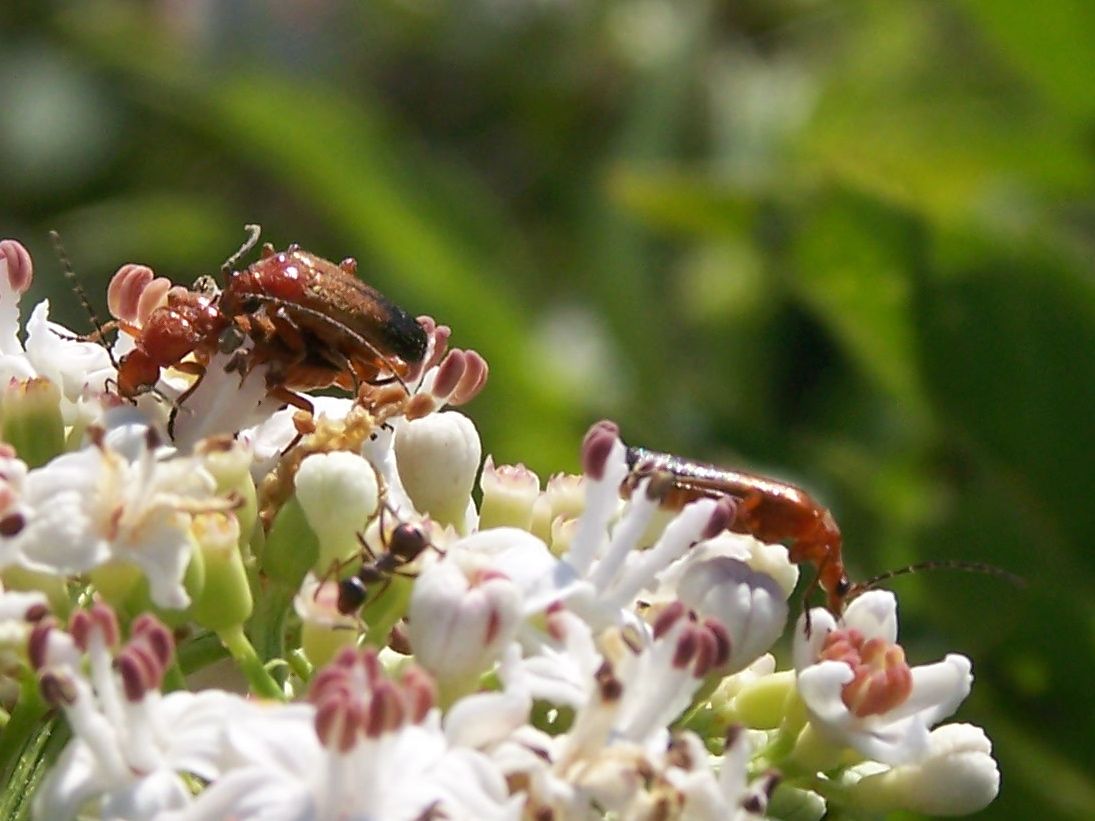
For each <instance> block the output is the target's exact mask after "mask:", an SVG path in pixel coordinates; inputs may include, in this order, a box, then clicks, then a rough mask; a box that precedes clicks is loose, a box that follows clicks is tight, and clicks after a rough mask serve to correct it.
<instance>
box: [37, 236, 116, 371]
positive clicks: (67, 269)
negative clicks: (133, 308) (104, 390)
mask: <svg viewBox="0 0 1095 821" xmlns="http://www.w3.org/2000/svg"><path fill="white" fill-rule="evenodd" d="M49 238H50V240H51V241H52V242H53V250H54V251H55V252H56V253H57V258H58V259H59V260H60V262H61V270H62V271H64V274H65V279H67V280H68V282H69V285H70V286H71V288H72V290H73V292H74V293H75V294H76V298H77V299H79V300H80V304H81V305H83V307H84V311H85V312H86V313H87V316H88V319H90V320H91V324H92V326H93V327H94V328H95V338H96V339H98V340H99V342H100V343H101V344H102V346H103V348H104V350H106V355H107V357H108V358H109V359H110V364H111V365H113V366H114V370H118V360H116V359H115V358H114V351H113V350H111V348H110V345H108V344H107V341H106V334H107V331H106V328H105V327H104V326H103V323H102V322H100V321H99V315H98V314H97V313H95V308H93V307H92V305H91V299H90V298H89V297H88V295H87V291H85V290H84V285H83V283H82V282H80V278H79V277H78V276H77V275H76V272H75V271H74V270H73V269H72V261H71V260H69V258H68V254H66V253H65V246H64V245H62V244H61V235H60V234H59V233H57V232H56V231H50V232H49Z"/></svg>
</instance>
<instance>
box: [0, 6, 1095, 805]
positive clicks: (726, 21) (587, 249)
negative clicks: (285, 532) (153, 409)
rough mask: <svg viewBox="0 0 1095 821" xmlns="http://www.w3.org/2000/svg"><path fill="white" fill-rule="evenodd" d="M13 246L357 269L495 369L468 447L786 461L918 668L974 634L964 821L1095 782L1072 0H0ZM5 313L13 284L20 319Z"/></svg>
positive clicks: (1052, 800) (1080, 48) (167, 263)
mask: <svg viewBox="0 0 1095 821" xmlns="http://www.w3.org/2000/svg"><path fill="white" fill-rule="evenodd" d="M0 31H3V40H2V45H0V169H2V183H0V233H2V234H3V235H6V236H14V237H18V238H20V239H22V240H23V241H24V242H25V243H26V244H28V246H30V247H31V249H32V251H33V253H34V255H35V259H36V262H37V279H36V283H35V293H33V294H32V295H31V296H32V297H34V298H38V297H41V296H49V297H50V298H51V300H52V303H53V306H54V315H55V316H56V317H58V318H60V319H61V320H62V321H65V322H66V323H67V324H69V325H70V326H71V327H74V328H77V329H87V327H88V321H87V319H86V317H85V316H84V315H83V313H82V311H81V309H80V307H79V303H78V302H77V300H76V299H75V297H74V296H73V294H72V293H71V292H70V291H69V290H68V288H67V286H66V285H65V283H64V281H63V278H62V277H61V276H60V268H59V265H58V263H57V262H56V257H55V256H54V254H53V252H52V250H51V249H50V247H49V243H48V240H47V237H46V232H47V230H48V229H50V228H57V229H59V230H60V231H61V233H62V236H63V238H64V241H65V243H66V245H67V247H68V251H69V255H70V256H71V258H72V259H73V260H74V262H75V265H76V268H77V269H78V271H79V273H80V274H81V276H82V277H83V279H84V281H85V282H86V283H87V285H88V290H89V291H90V292H91V293H92V295H93V298H94V299H96V300H97V301H98V305H99V308H100V310H101V311H102V312H103V313H105V296H104V292H103V287H104V284H105V282H106V279H107V277H108V276H109V275H110V274H111V273H112V272H113V271H114V270H115V269H116V268H117V267H118V265H120V264H121V263H123V262H127V261H140V262H146V263H149V264H151V265H153V266H154V267H155V268H156V269H157V271H158V273H161V274H164V275H168V276H172V277H173V278H175V279H176V280H177V281H180V282H184V283H189V282H190V281H191V280H192V279H193V278H194V277H195V276H196V275H197V274H199V273H203V272H213V271H215V270H216V269H217V267H218V265H219V263H220V261H221V260H223V259H224V258H225V257H226V256H227V255H228V254H229V253H230V252H231V251H233V250H234V249H235V248H236V247H237V246H238V245H239V243H240V241H241V240H242V237H243V233H242V226H243V224H244V223H245V222H259V223H261V224H262V225H263V227H264V237H265V238H266V239H269V240H272V241H274V242H275V243H276V244H278V245H284V244H287V243H288V242H291V241H296V242H300V243H301V244H303V245H304V246H305V247H307V248H309V249H312V250H314V251H317V252H319V253H321V254H322V255H324V256H327V257H331V258H334V259H339V258H341V257H343V256H347V255H355V256H357V257H358V258H359V260H360V261H361V263H362V271H364V272H365V276H366V278H367V279H368V280H370V281H371V282H372V283H374V284H375V285H377V286H378V287H379V288H380V289H381V290H382V291H384V292H385V293H387V294H388V295H389V296H391V297H392V298H393V299H395V300H396V301H397V302H399V303H400V304H402V305H404V306H405V307H407V308H408V309H409V310H410V311H412V312H414V313H431V314H433V315H434V316H436V317H438V318H439V319H440V320H441V321H443V322H445V323H448V324H450V325H451V326H452V327H453V328H454V334H453V338H454V342H455V344H457V345H460V346H464V347H474V348H476V349H478V350H480V351H481V352H482V353H483V354H484V355H485V356H486V358H487V359H488V361H489V362H490V364H491V366H492V377H491V381H490V383H489V384H488V388H487V390H486V392H485V393H484V394H483V395H482V396H481V397H480V398H479V399H477V400H476V402H475V403H474V404H473V405H472V406H471V408H470V410H469V412H470V413H471V414H472V415H473V416H474V417H475V418H476V419H477V420H478V422H479V423H480V429H481V431H482V434H483V440H484V446H485V449H486V451H488V452H493V453H494V455H495V458H496V460H499V461H518V460H520V461H524V462H526V463H527V464H529V465H530V466H531V467H533V468H534V469H535V470H537V471H538V472H540V474H541V476H544V477H546V476H547V475H548V474H549V473H550V472H552V471H555V470H559V469H568V470H573V469H575V468H576V467H577V443H578V440H579V438H580V437H581V435H582V433H583V432H584V430H585V428H586V427H587V426H588V425H589V423H590V422H592V421H594V420H596V419H598V418H602V417H606V416H607V417H611V418H613V419H615V420H617V421H618V422H619V423H620V425H621V427H622V429H623V431H624V435H625V438H626V439H627V440H628V441H630V442H633V443H636V444H644V445H647V446H649V447H653V448H658V449H662V450H668V451H673V452H676V453H681V454H687V455H693V456H696V457H700V458H702V459H704V460H706V461H712V462H723V463H726V464H732V465H735V466H747V467H751V468H754V469H757V470H762V471H766V472H770V473H772V474H774V475H776V476H780V477H786V478H789V479H793V480H795V481H798V482H800V483H802V484H804V485H805V486H807V487H808V488H810V489H811V491H812V492H814V493H815V494H816V495H817V496H818V497H819V498H821V499H823V500H824V501H825V502H826V503H827V504H829V505H830V506H831V507H832V508H833V510H834V513H835V515H836V517H837V519H838V521H840V522H841V524H842V527H843V529H844V532H845V537H846V555H847V561H848V563H849V565H850V567H851V570H852V572H853V573H854V574H855V577H856V578H864V577H866V576H869V575H872V574H874V573H877V572H879V571H882V570H885V569H888V568H892V567H895V566H898V565H901V564H905V563H908V562H911V561H922V560H928V559H936V558H938V559H957V558H961V559H970V560H980V561H985V562H991V563H993V564H996V565H999V566H1002V567H1005V568H1007V569H1009V570H1012V571H1014V572H1016V573H1019V574H1022V575H1023V576H1025V577H1026V578H1027V579H1028V580H1029V585H1028V586H1027V587H1026V589H1023V590H1017V589H1014V588H1012V587H1010V586H1009V585H1007V584H1006V583H1003V582H1001V581H999V580H997V579H993V578H991V577H987V576H976V575H966V574H954V573H946V572H938V573H924V574H920V575H916V576H910V577H904V578H902V579H900V580H894V581H893V583H892V586H893V587H894V589H896V590H897V591H898V592H899V595H900V600H901V605H902V612H903V639H904V642H905V643H906V646H907V649H908V652H909V655H910V657H911V658H912V659H913V660H914V661H930V660H935V659H936V658H938V657H939V656H940V655H941V654H942V653H944V652H947V651H956V652H962V653H966V654H968V655H969V656H971V657H972V658H973V659H974V663H975V674H976V676H977V682H976V685H975V687H974V691H973V695H972V696H971V697H970V699H969V700H968V701H967V703H966V704H965V705H964V706H963V708H962V710H961V712H960V713H959V718H960V719H962V720H967V721H972V722H975V723H978V724H981V725H983V726H985V728H986V729H987V731H988V733H989V735H990V737H991V738H992V739H993V740H994V742H995V750H996V754H997V756H998V759H999V761H1000V764H1001V768H1002V771H1003V787H1002V793H1001V797H1000V798H999V800H998V801H997V802H996V803H995V804H994V805H993V806H992V807H990V808H989V809H988V810H987V811H985V812H984V813H983V814H982V817H985V818H1031V817H1035V815H1037V817H1039V818H1043V819H1053V818H1079V817H1082V816H1086V817H1090V813H1091V812H1092V808H1093V807H1095V788H1093V785H1092V779H1091V776H1092V771H1093V769H1095V766H1093V764H1095V754H1093V752H1092V748H1093V742H1092V739H1093V738H1095V722H1093V717H1095V698H1093V696H1092V683H1091V682H1092V674H1093V673H1095V668H1093V664H1092V659H1093V643H1095V642H1093V635H1095V608H1093V605H1092V601H1093V599H1092V592H1093V585H1092V577H1093V573H1092V566H1093V563H1095V547H1093V545H1092V539H1091V534H1093V533H1095V501H1093V500H1092V498H1091V497H1092V491H1093V490H1095V482H1093V481H1092V475H1093V473H1092V459H1093V455H1095V424H1093V421H1092V416H1093V411H1095V282H1093V276H1092V275H1093V266H1092V260H1093V258H1095V70H1093V68H1095V60H1093V44H1095V3H1090V2H1084V0H1073V1H1072V2H1065V0H1049V2H1046V3H1041V4H1032V3H1028V2H1024V1H1023V0H955V1H954V2H930V3H925V2H920V1H919V0H888V2H885V3H878V2H869V0H862V2H844V3H837V2H826V1H825V0H750V1H749V2H733V3H715V2H696V1H694V0H692V1H688V0H679V2H670V1H669V0H642V1H641V2H614V3H590V2H578V0H464V2H460V3H452V4H449V3H444V2H441V0H402V2H394V1H392V2H372V3H341V2H334V1H333V0H331V1H329V2H328V1H325V0H281V2H270V3H259V2H243V0H239V1H238V2H228V1H227V0H226V1H225V2H212V1H211V0H192V1H191V2H187V0H174V1H173V2H172V0H161V2H145V3H133V2H126V3H118V2H94V3H47V2H20V0H15V2H12V1H11V0H9V2H8V3H6V4H5V5H4V6H3V9H2V10H0ZM28 304H29V303H28Z"/></svg>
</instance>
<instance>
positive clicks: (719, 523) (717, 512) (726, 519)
mask: <svg viewBox="0 0 1095 821" xmlns="http://www.w3.org/2000/svg"><path fill="white" fill-rule="evenodd" d="M736 512H737V504H736V503H735V501H734V500H733V499H731V498H730V497H729V496H723V497H722V498H721V499H719V501H718V502H717V503H716V504H715V509H714V510H712V511H711V518H710V519H708V520H707V525H706V526H705V527H704V529H703V535H702V536H700V538H701V539H713V538H715V537H716V536H718V535H719V534H720V533H722V532H723V531H724V530H726V528H728V527H730V525H731V524H733V522H734V514H735V513H736Z"/></svg>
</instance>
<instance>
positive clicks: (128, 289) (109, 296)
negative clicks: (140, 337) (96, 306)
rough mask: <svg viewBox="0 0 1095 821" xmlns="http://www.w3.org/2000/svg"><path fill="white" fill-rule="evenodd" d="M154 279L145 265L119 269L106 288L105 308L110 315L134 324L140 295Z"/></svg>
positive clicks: (150, 270)
mask: <svg viewBox="0 0 1095 821" xmlns="http://www.w3.org/2000/svg"><path fill="white" fill-rule="evenodd" d="M155 278H156V275H155V274H154V273H153V272H152V269H151V268H149V267H148V266H147V265H137V264H135V263H129V264H127V265H123V266H122V267H121V268H119V269H118V270H117V271H116V272H115V273H114V276H112V277H111V278H110V284H109V285H107V288H106V306H107V310H108V311H110V315H111V316H113V317H114V318H115V319H120V320H122V321H123V322H136V321H137V317H138V312H137V305H138V303H139V302H140V299H141V294H142V293H143V292H144V290H145V288H147V287H148V285H149V283H150V282H152V280H153V279H155Z"/></svg>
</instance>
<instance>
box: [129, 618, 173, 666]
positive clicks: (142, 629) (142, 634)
mask: <svg viewBox="0 0 1095 821" xmlns="http://www.w3.org/2000/svg"><path fill="white" fill-rule="evenodd" d="M129 635H130V640H131V643H135V642H138V641H139V642H140V643H141V644H143V645H144V646H146V647H147V648H148V650H149V652H151V653H152V655H153V656H154V657H155V659H156V661H157V663H159V664H160V665H162V666H164V667H166V666H167V665H168V664H170V663H171V658H172V656H174V654H175V639H174V637H173V636H172V635H171V631H170V630H168V629H167V627H165V626H164V624H163V622H161V621H160V620H159V619H157V618H156V617H155V616H153V615H152V614H150V613H142V614H141V615H140V616H138V617H137V618H136V619H135V620H134V622H133V626H132V627H131V628H130V631H129Z"/></svg>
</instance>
